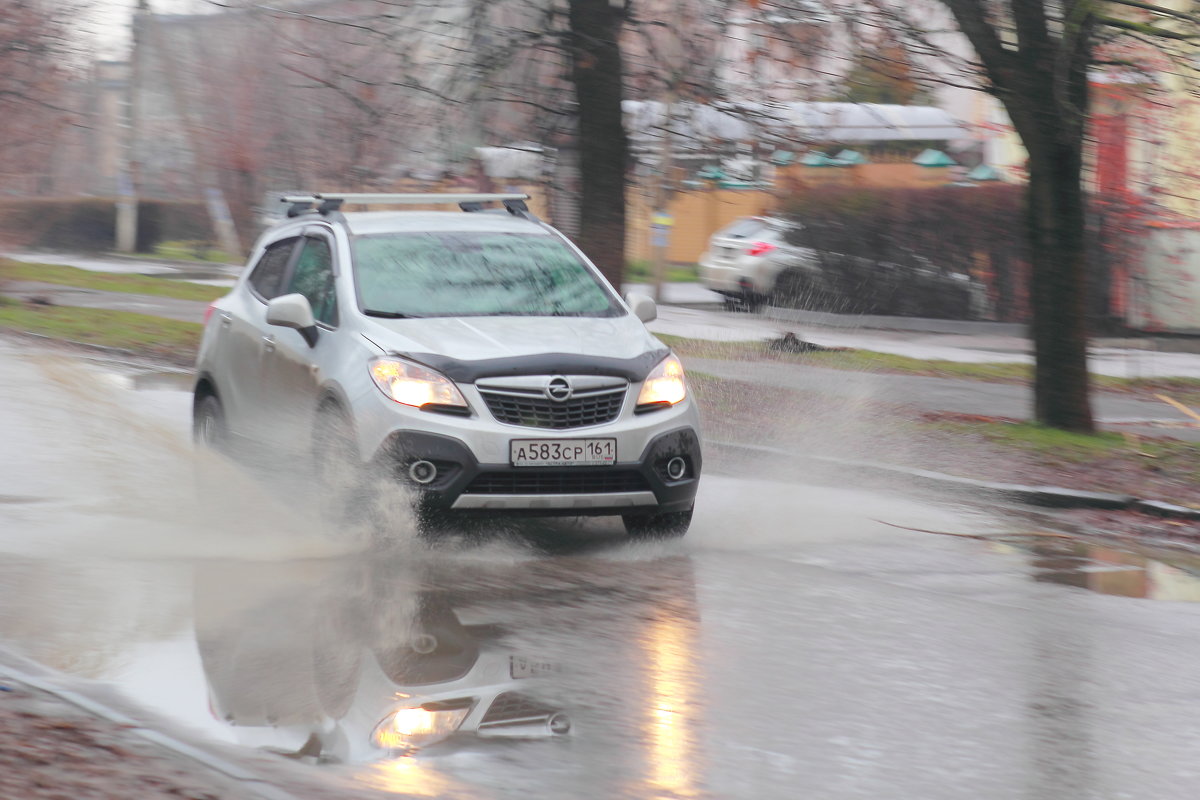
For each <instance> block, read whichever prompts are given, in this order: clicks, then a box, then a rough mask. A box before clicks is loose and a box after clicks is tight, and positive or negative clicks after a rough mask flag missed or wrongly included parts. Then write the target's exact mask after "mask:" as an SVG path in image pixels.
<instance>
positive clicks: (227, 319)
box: [221, 311, 233, 328]
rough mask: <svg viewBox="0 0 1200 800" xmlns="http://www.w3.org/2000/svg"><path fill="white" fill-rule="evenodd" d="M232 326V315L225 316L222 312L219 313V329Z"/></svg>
mask: <svg viewBox="0 0 1200 800" xmlns="http://www.w3.org/2000/svg"><path fill="white" fill-rule="evenodd" d="M232 324H233V314H227V313H225V312H224V311H222V312H221V327H222V328H228V327H229V326H230V325H232Z"/></svg>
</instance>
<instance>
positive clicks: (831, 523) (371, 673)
mask: <svg viewBox="0 0 1200 800" xmlns="http://www.w3.org/2000/svg"><path fill="white" fill-rule="evenodd" d="M139 373H140V370H139V369H138V368H137V367H134V366H123V365H118V364H112V363H105V362H95V361H93V362H84V361H80V360H78V359H77V358H71V357H60V356H49V355H47V354H46V353H45V352H43V351H37V350H32V349H28V348H23V347H18V346H15V345H13V344H11V343H7V342H3V341H0V552H3V554H4V555H3V558H0V640H2V641H4V642H5V643H7V644H8V645H10V646H12V647H14V648H16V649H17V650H19V651H21V652H23V653H25V654H28V655H30V656H31V657H33V658H36V659H38V660H39V661H41V662H43V663H45V664H48V665H50V666H52V667H54V668H56V669H59V670H63V671H64V672H66V673H68V674H71V675H75V676H78V677H79V678H82V679H90V680H98V681H102V682H105V683H108V684H112V685H114V686H116V687H117V688H118V689H120V690H121V691H122V692H124V693H125V694H126V695H128V696H129V697H130V698H132V699H133V700H135V701H137V702H138V703H141V704H143V705H144V706H146V707H148V708H150V709H151V710H153V711H154V712H156V713H158V714H160V715H162V716H163V717H164V718H166V719H167V720H169V722H170V725H171V726H173V727H174V728H175V729H176V732H177V733H182V734H184V735H190V736H196V737H199V738H201V739H204V738H213V739H219V740H222V741H237V742H242V743H244V744H245V745H246V746H255V747H258V746H271V747H276V748H281V749H287V748H290V749H293V750H294V749H296V748H299V747H301V746H302V745H303V744H304V742H305V740H306V739H308V738H309V736H311V735H312V734H314V733H315V734H317V738H318V739H319V740H320V741H321V742H322V747H324V748H325V751H326V752H327V753H328V754H331V755H337V756H339V757H340V760H341V763H328V764H321V765H312V766H311V767H310V768H311V769H313V770H322V771H324V772H326V773H327V774H328V775H330V776H331V777H333V778H334V779H335V780H338V781H343V782H345V783H346V784H347V785H352V786H354V787H356V788H360V789H374V790H378V791H379V792H380V793H381V794H386V793H393V794H404V795H412V796H426V797H451V798H457V797H464V798H508V797H581V798H611V797H630V798H643V797H664V798H676V797H713V798H795V797H813V798H867V797H870V798H881V797H888V798H909V797H913V798H916V797H920V798H947V799H949V798H954V799H955V800H959V799H960V798H964V797H972V798H1047V800H1048V799H1049V798H1056V799H1057V798H1123V797H1129V798H1139V800H1140V799H1142V798H1164V800H1165V799H1166V798H1172V799H1174V798H1181V797H1189V796H1192V795H1193V794H1194V793H1195V787H1197V786H1198V785H1200V767H1196V766H1195V762H1194V752H1195V747H1196V744H1197V743H1198V742H1200V714H1197V710H1198V709H1200V678H1198V677H1197V669H1196V667H1195V665H1196V664H1197V663H1200V635H1198V634H1200V605H1196V604H1193V603H1191V602H1185V601H1193V600H1196V599H1200V584H1198V583H1197V581H1196V580H1195V578H1194V577H1193V570H1194V565H1193V563H1192V561H1191V560H1190V559H1188V558H1185V557H1181V556H1175V555H1170V556H1168V555H1164V554H1160V558H1159V560H1149V561H1148V560H1146V559H1144V558H1142V557H1139V556H1137V555H1134V554H1130V553H1128V552H1125V551H1121V550H1117V549H1112V548H1105V547H1098V546H1097V547H1085V546H1084V545H1080V544H1076V543H1073V542H1069V541H1065V540H1060V539H1046V540H1041V541H1040V543H1038V544H1036V545H1026V546H1025V547H1024V548H1017V547H1015V546H1013V545H1011V544H1002V543H998V542H994V541H993V542H988V541H978V540H964V539H957V538H953V537H946V536H935V535H930V534H927V533H919V532H915V531H912V530H903V529H900V528H894V527H890V526H888V525H885V524H882V522H881V521H886V522H890V523H894V524H897V525H904V526H908V527H911V528H922V529H928V530H941V531H947V532H949V531H957V532H973V533H990V534H998V533H1001V532H1005V531H1013V530H1015V529H1017V526H1018V522H1017V521H1016V520H1015V519H1012V518H1003V517H998V516H996V515H995V513H994V512H986V513H985V512H983V511H976V510H972V509H968V508H963V507H958V506H949V505H944V504H940V503H937V502H935V501H934V499H915V498H910V497H902V496H899V495H889V494H879V493H870V492H865V491H859V490H856V489H854V488H836V487H813V486H807V485H802V484H796V483H789V482H786V481H784V480H782V478H781V477H780V476H781V475H782V473H780V472H777V471H775V470H774V469H773V465H765V464H764V465H763V467H762V475H738V476H731V475H725V474H721V465H720V464H719V463H717V464H714V469H713V470H712V471H711V472H710V473H709V474H708V475H707V476H706V477H705V479H704V486H703V489H702V492H701V498H700V502H699V507H698V513H697V520H696V522H695V524H694V526H693V530H692V532H691V533H690V534H689V536H688V537H687V538H686V539H685V540H684V541H682V542H675V543H667V544H640V545H635V544H630V543H627V542H625V541H624V540H623V538H622V537H621V535H620V534H619V533H618V532H617V529H616V528H615V527H614V526H612V525H610V524H607V523H605V522H603V521H592V522H588V523H583V524H576V523H539V524H532V525H527V526H512V527H509V528H507V529H505V530H503V531H493V532H492V533H491V535H490V536H488V537H486V538H483V539H464V538H461V537H451V538H449V539H447V540H446V541H443V542H441V543H440V544H438V545H437V546H433V547H431V546H427V545H425V544H423V543H421V542H418V541H417V540H415V539H414V538H413V537H412V536H411V535H410V534H409V533H408V531H409V527H410V526H409V525H408V524H407V523H406V521H405V517H404V514H403V511H402V510H401V509H400V507H399V506H397V509H396V511H395V524H394V526H391V527H390V529H389V532H388V535H386V536H383V537H380V536H376V535H372V534H370V533H369V532H367V531H362V530H355V529H353V528H349V527H338V526H331V525H328V524H325V523H322V522H321V521H320V516H319V515H317V514H314V513H312V508H311V507H310V506H308V505H307V504H306V502H305V500H304V497H303V494H302V492H297V491H296V490H295V489H294V487H291V486H290V485H289V484H288V483H287V482H286V481H285V482H283V483H282V484H280V483H278V482H273V481H270V480H265V479H261V478H260V477H250V476H248V475H247V474H246V472H245V471H243V470H241V469H238V468H234V467H231V466H229V465H227V464H225V463H223V462H220V461H215V460H211V459H207V458H203V457H199V458H198V457H197V456H196V455H195V454H194V453H193V452H192V449H191V446H190V444H189V442H188V441H187V410H188V396H187V395H186V394H185V393H183V392H181V391H179V390H178V388H177V384H176V383H175V382H173V381H172V379H171V378H170V377H169V376H166V377H163V376H151V378H149V379H147V378H145V376H143V377H142V378H139ZM138 387H141V388H138ZM764 476H773V477H764ZM198 489H199V490H200V492H201V493H202V494H200V495H198V493H197V490H198ZM1089 588H1090V589H1092V590H1093V591H1088V590H1087V589H1089ZM399 695H410V696H411V697H410V698H408V699H407V700H406V698H404V697H400V696H399ZM500 695H509V700H512V699H513V697H512V696H514V695H515V696H516V697H517V698H518V699H519V700H520V702H522V703H524V704H525V705H524V706H523V707H522V708H524V712H523V713H525V714H526V716H527V717H528V718H531V719H535V720H546V719H547V718H548V717H550V716H551V715H553V714H561V715H563V716H565V717H566V718H568V719H569V723H570V732H569V733H567V734H565V735H558V736H542V737H541V738H501V737H498V736H497V735H496V734H497V732H499V733H504V732H505V731H503V730H499V729H500V728H503V727H504V726H503V725H500V726H496V727H493V728H492V731H491V732H492V734H493V735H492V736H491V737H484V736H481V735H478V734H476V733H462V734H460V735H458V736H456V737H453V738H451V739H448V740H446V741H443V742H441V743H439V744H435V745H431V746H430V747H428V748H427V749H425V750H422V751H420V752H419V753H418V754H416V755H414V756H409V757H397V758H387V759H380V758H378V754H377V753H375V752H374V751H373V750H372V749H371V748H370V747H369V746H368V742H369V741H370V737H371V734H372V731H373V730H374V727H375V725H376V724H377V723H378V722H379V721H380V720H381V719H383V718H384V716H385V715H386V714H387V713H388V712H389V711H391V710H394V709H395V708H397V707H399V706H402V705H405V704H406V702H407V703H408V704H411V701H412V698H414V697H415V698H419V699H427V698H431V697H435V698H437V699H439V700H440V701H442V702H443V703H445V702H446V701H447V700H448V699H453V698H456V697H469V698H473V702H474V703H475V704H476V706H479V707H480V709H481V710H482V705H481V704H488V703H491V702H492V700H493V698H497V697H498V696H500ZM448 705H449V706H453V705H454V704H453V703H449V704H448ZM210 706H211V709H210ZM513 708H516V706H515V705H512V704H511V703H510V706H509V714H508V716H507V717H505V716H504V715H503V714H500V715H499V717H498V718H499V719H500V721H501V722H503V721H504V720H505V719H507V720H508V721H510V722H511V721H513V720H514V719H518V718H519V717H520V715H519V713H518V714H517V716H516V717H514V716H513V714H514V713H516V712H513V711H512V709H513ZM451 710H453V709H451ZM214 711H215V714H214ZM517 712H520V708H517ZM222 718H225V719H222ZM231 722H233V723H237V724H236V725H233V724H230V723H231ZM508 732H511V730H509V731H508ZM526 732H527V733H528V732H530V731H526ZM541 732H542V733H544V727H543V729H542V731H541Z"/></svg>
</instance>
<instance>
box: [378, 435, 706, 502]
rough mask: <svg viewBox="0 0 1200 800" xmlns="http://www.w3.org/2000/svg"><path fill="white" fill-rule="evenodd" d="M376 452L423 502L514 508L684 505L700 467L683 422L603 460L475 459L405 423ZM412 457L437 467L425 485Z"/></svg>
mask: <svg viewBox="0 0 1200 800" xmlns="http://www.w3.org/2000/svg"><path fill="white" fill-rule="evenodd" d="M676 456H678V457H680V458H682V459H683V460H684V462H685V463H686V465H687V469H686V471H685V472H684V474H683V475H682V476H681V477H680V478H678V479H674V480H673V479H671V478H670V477H669V476H668V475H667V471H666V464H667V462H668V461H670V460H671V459H672V458H674V457H676ZM376 460H377V462H378V464H379V465H380V466H381V467H382V468H383V469H385V470H387V471H389V472H390V473H391V474H392V475H394V476H395V477H396V478H397V479H398V480H400V481H402V482H404V483H407V484H408V485H410V486H411V487H412V488H413V489H414V490H416V491H417V492H419V495H420V502H421V504H422V506H423V507H424V508H427V509H448V510H453V511H465V512H483V513H487V514H497V513H505V512H509V513H513V514H520V515H522V516H538V515H543V516H584V515H608V514H623V513H630V512H638V511H640V512H645V511H655V512H666V511H684V510H686V509H688V508H690V507H691V506H692V503H693V502H694V501H695V497H696V490H697V486H698V484H699V478H700V472H701V468H702V457H701V452H700V438H699V436H698V434H697V432H696V429H695V428H694V427H692V426H690V425H684V426H681V427H676V428H673V429H670V430H667V431H665V432H663V433H660V434H658V435H656V436H654V437H653V438H652V439H651V440H650V441H649V442H648V443H647V444H646V446H645V448H644V449H643V450H642V452H641V453H640V454H639V456H638V457H637V458H636V459H634V460H629V461H618V462H616V463H614V464H612V465H609V466H603V467H548V468H544V467H514V466H512V465H511V464H506V463H481V462H480V461H479V460H478V459H477V458H476V457H475V455H474V454H473V453H472V451H471V448H469V447H468V446H467V445H466V444H465V443H464V442H463V441H461V440H459V439H457V438H455V437H452V436H446V435H442V434H436V433H428V432H421V431H412V430H403V431H396V432H394V433H392V434H391V435H390V436H389V437H388V439H387V440H386V441H385V442H384V444H383V446H382V447H381V448H380V450H379V453H378V455H377V458H376ZM420 460H424V461H429V462H431V463H432V464H433V465H434V466H435V467H436V468H437V477H436V478H434V480H433V481H431V482H430V483H428V484H426V485H417V484H416V483H414V482H413V481H412V480H411V478H410V477H409V467H410V466H411V465H412V464H413V463H414V462H416V461H420Z"/></svg>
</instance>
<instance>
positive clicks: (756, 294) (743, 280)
mask: <svg viewBox="0 0 1200 800" xmlns="http://www.w3.org/2000/svg"><path fill="white" fill-rule="evenodd" d="M795 225H796V223H789V222H787V221H785V220H781V219H777V218H775V217H742V218H741V219H738V220H735V221H734V222H733V223H731V224H730V225H728V226H726V227H724V228H722V229H721V230H719V231H717V232H716V233H714V234H713V235H712V237H711V238H710V239H709V242H708V249H707V250H705V251H704V253H703V254H702V255H701V256H700V282H701V283H702V284H704V285H705V286H706V287H707V288H709V289H712V290H713V291H714V292H717V293H719V294H722V295H724V296H725V305H726V307H732V306H734V305H744V306H746V307H748V308H750V309H752V310H753V309H756V308H758V307H759V306H761V305H762V304H763V303H765V302H767V301H768V300H770V299H771V295H772V294H774V293H775V292H776V291H777V290H778V289H779V288H781V287H780V284H779V277H780V275H781V274H783V273H784V272H785V271H800V272H802V273H805V274H810V275H812V276H816V275H819V274H820V261H819V259H818V257H817V253H816V251H814V250H812V249H810V248H807V247H797V246H796V245H793V244H790V243H789V242H788V241H787V233H788V231H789V229H792V228H794V227H795Z"/></svg>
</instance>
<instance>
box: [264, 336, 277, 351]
mask: <svg viewBox="0 0 1200 800" xmlns="http://www.w3.org/2000/svg"><path fill="white" fill-rule="evenodd" d="M262 343H263V350H266V351H267V352H268V353H274V352H275V337H274V336H264V337H262Z"/></svg>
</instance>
